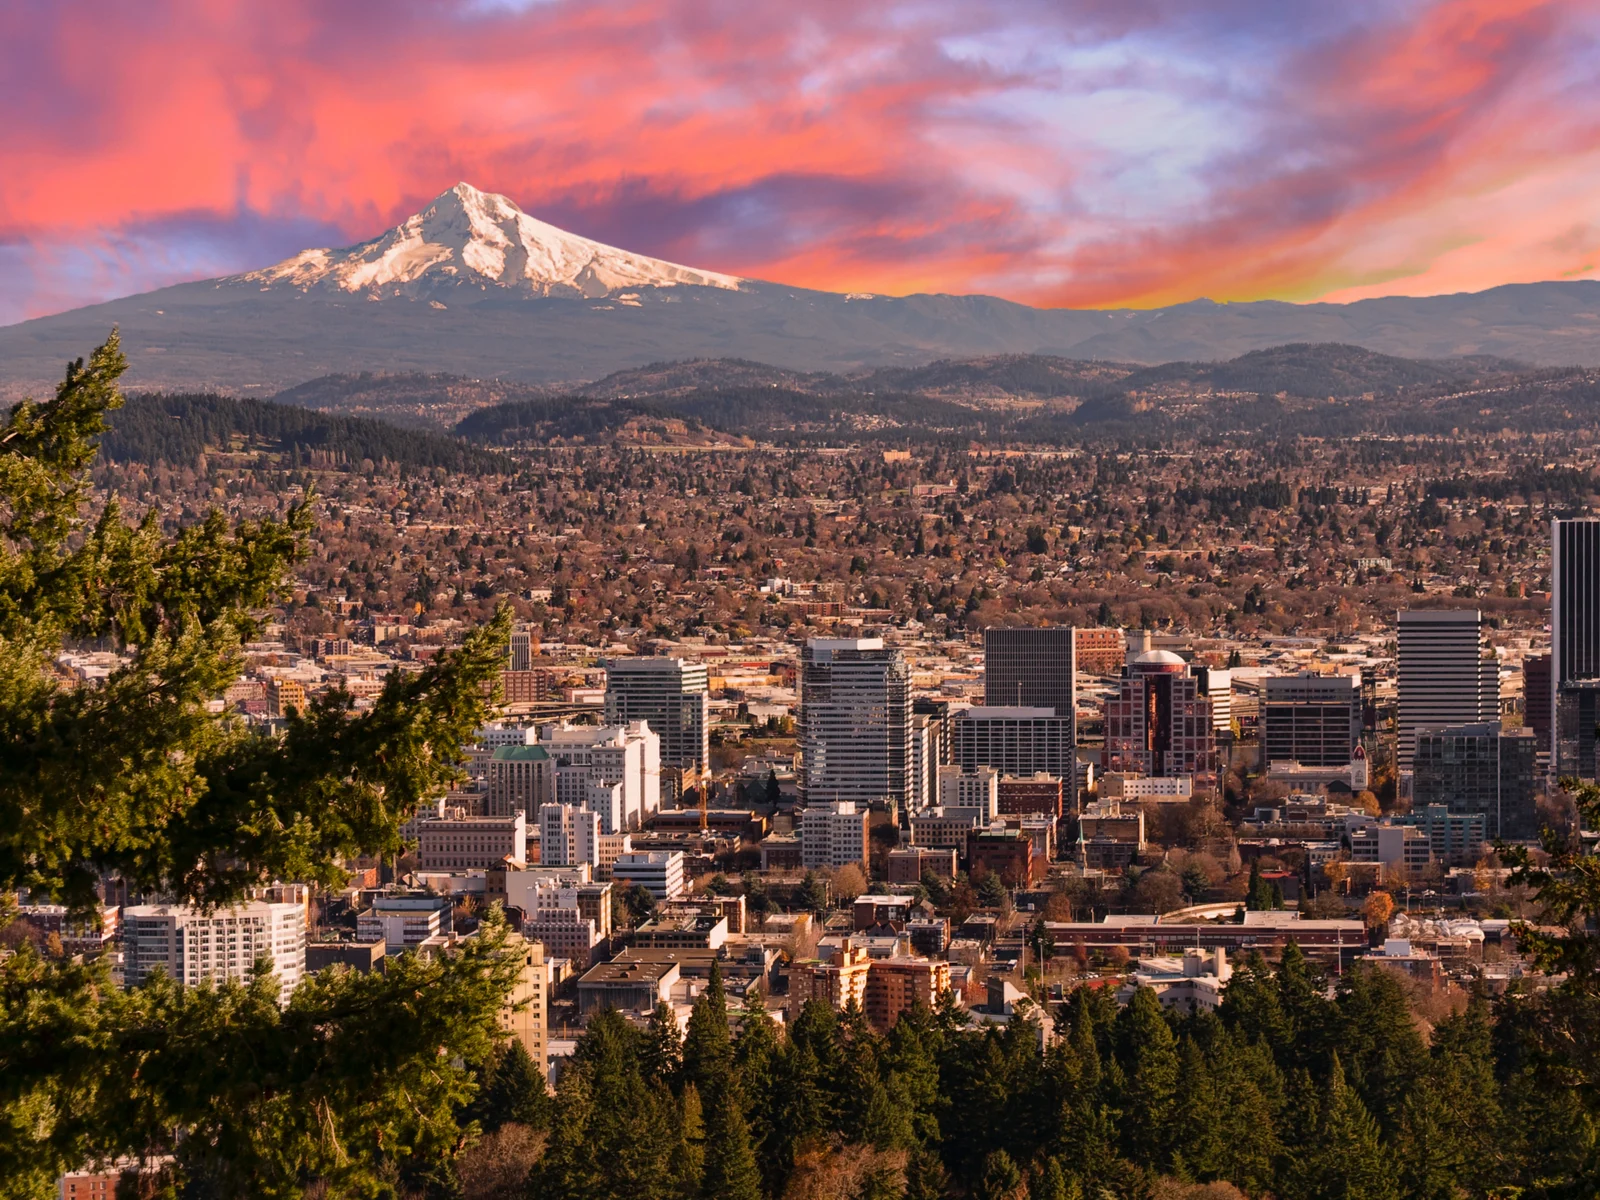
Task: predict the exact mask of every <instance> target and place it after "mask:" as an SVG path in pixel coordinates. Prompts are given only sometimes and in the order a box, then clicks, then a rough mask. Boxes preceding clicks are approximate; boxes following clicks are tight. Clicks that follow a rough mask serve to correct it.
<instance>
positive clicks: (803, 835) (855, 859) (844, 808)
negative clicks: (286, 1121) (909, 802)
mask: <svg viewBox="0 0 1600 1200" xmlns="http://www.w3.org/2000/svg"><path fill="white" fill-rule="evenodd" d="M800 861H801V863H803V864H804V865H805V866H807V867H842V866H846V865H848V864H854V865H855V866H858V867H860V868H862V869H863V870H865V869H866V867H867V863H868V853H867V810H866V808H864V807H863V808H862V809H860V810H859V811H857V809H856V805H855V802H854V801H852V800H834V801H830V802H827V803H821V802H819V803H814V804H808V805H807V806H806V807H805V808H804V809H803V810H802V811H801V813H800Z"/></svg>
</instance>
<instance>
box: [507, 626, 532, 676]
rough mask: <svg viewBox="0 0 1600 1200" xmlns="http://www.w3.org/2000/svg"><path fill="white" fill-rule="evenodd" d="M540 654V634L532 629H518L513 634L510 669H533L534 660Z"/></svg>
mask: <svg viewBox="0 0 1600 1200" xmlns="http://www.w3.org/2000/svg"><path fill="white" fill-rule="evenodd" d="M538 656H539V635H538V634H536V633H534V632H533V631H532V630H530V629H517V630H514V631H513V632H512V634H511V663H510V667H509V669H510V670H513V671H531V670H533V660H534V659H535V658H537V657H538Z"/></svg>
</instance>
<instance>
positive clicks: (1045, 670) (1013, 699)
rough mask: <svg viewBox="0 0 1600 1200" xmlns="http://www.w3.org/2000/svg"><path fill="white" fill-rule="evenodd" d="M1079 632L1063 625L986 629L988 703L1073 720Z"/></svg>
mask: <svg viewBox="0 0 1600 1200" xmlns="http://www.w3.org/2000/svg"><path fill="white" fill-rule="evenodd" d="M1075 632H1076V631H1075V630H1073V629H1071V628H1070V627H1067V626H1061V625H1054V626H1046V627H1016V628H1005V629H1001V628H991V629H985V630H984V631H983V702H984V704H985V705H987V706H989V707H991V708H1002V707H1007V706H1009V707H1015V708H1048V709H1050V710H1051V711H1052V712H1053V713H1055V714H1056V715H1057V716H1063V717H1070V716H1071V715H1072V711H1073V704H1074V698H1075V696H1076V694H1077V683H1078V667H1077V661H1078V660H1077V653H1076V640H1075Z"/></svg>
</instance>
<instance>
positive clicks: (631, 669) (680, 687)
mask: <svg viewBox="0 0 1600 1200" xmlns="http://www.w3.org/2000/svg"><path fill="white" fill-rule="evenodd" d="M605 668H606V724H608V725H627V724H630V723H632V722H634V721H646V722H648V723H649V725H650V729H651V731H652V732H654V733H655V734H656V735H657V736H658V737H660V739H661V765H662V766H663V767H672V768H676V769H678V770H684V771H694V772H695V773H696V774H703V773H704V772H705V771H706V770H707V768H708V767H709V766H710V764H711V693H710V690H709V687H708V683H709V680H708V676H707V672H706V665H705V664H704V663H697V662H689V661H687V660H685V659H682V658H646V657H639V658H612V659H607V660H606V663H605Z"/></svg>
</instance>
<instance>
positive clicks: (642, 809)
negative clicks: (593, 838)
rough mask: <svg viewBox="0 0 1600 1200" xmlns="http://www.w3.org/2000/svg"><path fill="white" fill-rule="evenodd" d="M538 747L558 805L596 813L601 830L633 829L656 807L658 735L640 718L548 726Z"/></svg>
mask: <svg viewBox="0 0 1600 1200" xmlns="http://www.w3.org/2000/svg"><path fill="white" fill-rule="evenodd" d="M539 748H540V749H542V750H544V751H545V752H546V753H547V754H548V755H549V756H550V760H551V762H552V763H553V764H554V765H553V770H552V775H553V782H554V788H553V798H554V800H555V801H556V803H558V804H571V805H575V806H577V807H579V808H588V809H592V810H593V811H596V812H598V813H599V814H600V827H601V831H602V832H604V833H622V832H624V831H625V830H630V829H639V828H640V827H642V826H643V825H644V823H645V821H646V820H648V819H649V818H650V817H651V816H652V815H654V814H655V813H656V812H658V811H660V809H661V739H660V737H658V736H657V735H656V732H655V730H653V729H651V728H650V726H649V724H648V723H647V722H644V721H634V722H631V723H629V724H627V725H606V726H592V725H550V726H546V727H544V728H543V729H541V730H540V736H539Z"/></svg>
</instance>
